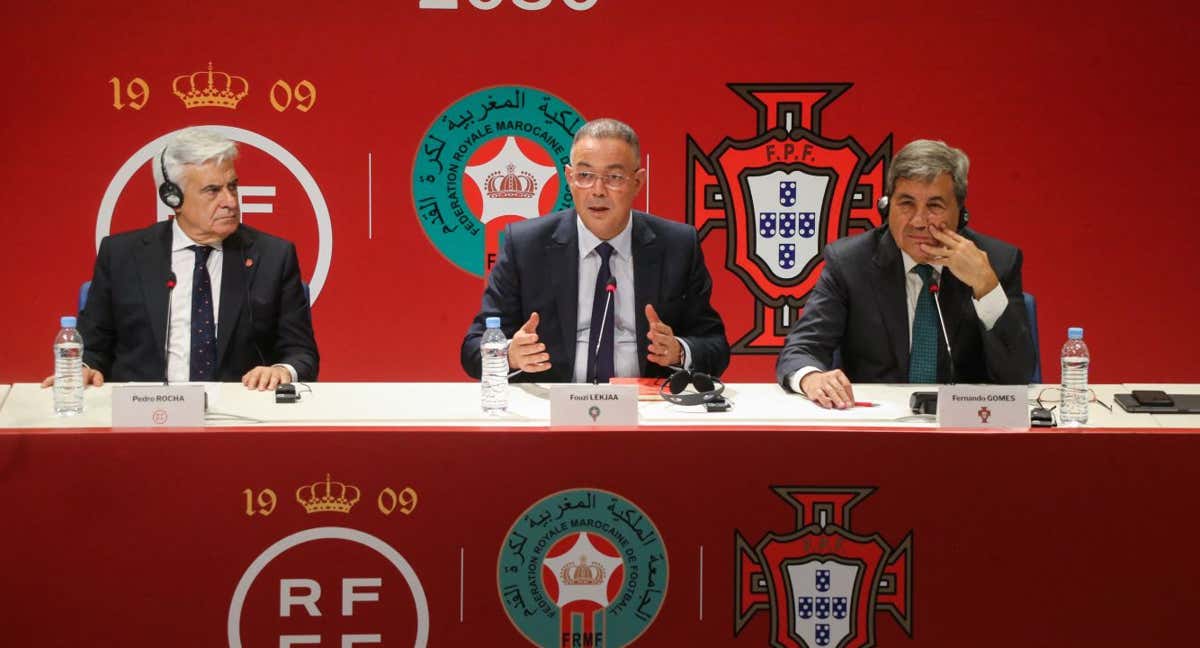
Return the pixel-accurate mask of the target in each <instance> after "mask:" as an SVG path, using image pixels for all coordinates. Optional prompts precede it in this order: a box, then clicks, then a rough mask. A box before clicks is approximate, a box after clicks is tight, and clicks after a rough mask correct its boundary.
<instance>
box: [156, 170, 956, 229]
mask: <svg viewBox="0 0 1200 648" xmlns="http://www.w3.org/2000/svg"><path fill="white" fill-rule="evenodd" d="M163 175H164V176H165V175H166V174H163ZM888 207H889V206H888V197H887V196H882V197H880V199H879V202H878V203H876V204H875V208H876V209H878V210H879V215H880V217H882V218H883V222H885V223H886V222H887V219H888V212H889V211H891V210H890V209H889V208H888ZM970 220H971V212H969V211H967V206H966V205H962V206H960V207H959V208H958V230H957V231H959V232H961V231H963V229H964V228H965V227H966V226H967V222H968V221H970Z"/></svg>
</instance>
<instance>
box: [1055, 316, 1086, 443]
mask: <svg viewBox="0 0 1200 648" xmlns="http://www.w3.org/2000/svg"><path fill="white" fill-rule="evenodd" d="M1090 362H1091V356H1090V355H1089V354H1088V348H1087V345H1086V344H1084V342H1083V329H1082V328H1079V327H1078V326H1072V327H1071V328H1069V329H1067V343H1066V344H1064V345H1063V348H1062V405H1061V406H1060V407H1059V409H1058V421H1059V423H1060V424H1062V425H1083V424H1084V423H1087V421H1088V400H1089V399H1088V364H1089V363H1090Z"/></svg>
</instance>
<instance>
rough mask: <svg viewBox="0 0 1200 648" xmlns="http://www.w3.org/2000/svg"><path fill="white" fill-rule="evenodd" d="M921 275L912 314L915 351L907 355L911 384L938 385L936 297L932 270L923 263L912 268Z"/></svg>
mask: <svg viewBox="0 0 1200 648" xmlns="http://www.w3.org/2000/svg"><path fill="white" fill-rule="evenodd" d="M913 271H914V272H916V273H917V274H919V275H921V294H920V296H918V297H917V311H916V313H914V314H913V325H912V348H911V349H910V351H909V356H908V382H910V383H935V382H937V337H938V336H937V329H938V321H937V312H936V311H935V310H934V305H933V295H931V294H930V293H929V284H931V283H933V267H932V266H930V265H929V264H927V263H922V264H919V265H917V266H916V267H915V268H913Z"/></svg>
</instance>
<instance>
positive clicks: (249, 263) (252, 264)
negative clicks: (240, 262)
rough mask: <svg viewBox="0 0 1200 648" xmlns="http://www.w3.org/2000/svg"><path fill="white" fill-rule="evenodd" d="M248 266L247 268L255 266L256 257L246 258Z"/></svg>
mask: <svg viewBox="0 0 1200 648" xmlns="http://www.w3.org/2000/svg"><path fill="white" fill-rule="evenodd" d="M246 267H247V268H251V267H254V259H246Z"/></svg>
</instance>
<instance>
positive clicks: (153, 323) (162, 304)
mask: <svg viewBox="0 0 1200 648" xmlns="http://www.w3.org/2000/svg"><path fill="white" fill-rule="evenodd" d="M171 234H172V227H171V221H170V220H167V221H164V222H162V223H159V224H158V225H157V226H156V227H152V228H150V229H149V230H147V231H146V233H145V235H144V236H143V237H142V246H141V248H139V249H138V264H137V267H138V273H139V274H140V275H141V276H140V279H141V284H142V302H143V303H144V304H146V309H147V313H146V315H147V321H149V322H150V332H151V334H152V335H153V336H154V341H155V343H156V344H158V350H159V353H160V355H161V357H162V361H163V366H166V362H167V357H166V350H165V349H166V345H167V296H168V295H169V294H170V290H169V289H168V288H167V280H168V278H169V277H170V275H171Z"/></svg>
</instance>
